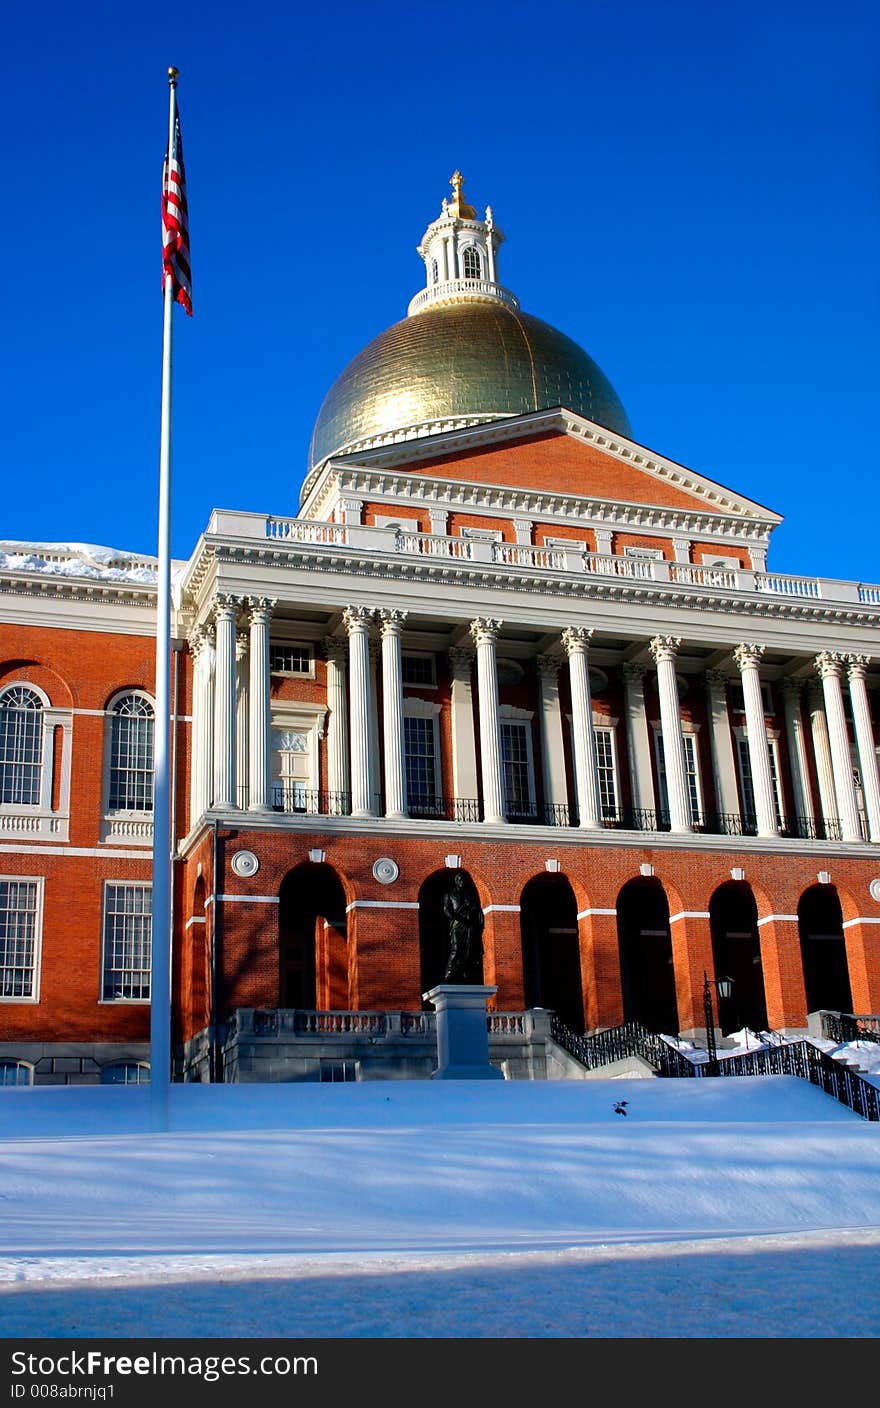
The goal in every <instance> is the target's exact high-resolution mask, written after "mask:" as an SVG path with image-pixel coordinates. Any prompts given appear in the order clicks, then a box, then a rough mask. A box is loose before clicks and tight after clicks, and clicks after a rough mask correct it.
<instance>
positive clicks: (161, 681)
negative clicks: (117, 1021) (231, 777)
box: [150, 68, 177, 1132]
mask: <svg viewBox="0 0 880 1408" xmlns="http://www.w3.org/2000/svg"><path fill="white" fill-rule="evenodd" d="M168 87H169V97H168V152H167V156H166V166H165V170H166V175H165V179H166V181H170V178H171V156H172V152H173V150H174V125H175V122H176V119H177V69H176V68H169V70H168ZM164 292H165V317H164V329H163V336H162V413H161V429H160V449H159V544H158V558H159V568H158V584H157V592H156V721H155V732H154V744H153V904H152V910H153V919H152V945H151V961H150V1128H151V1129H152V1130H153V1131H154V1132H160V1131H162V1130H167V1129H168V1127H169V1107H170V1103H171V1089H170V1086H171V793H170V787H169V773H170V769H169V755H170V748H169V740H170V713H171V694H170V680H169V669H170V657H171V331H172V327H173V320H172V312H173V310H174V280H173V278H172V276H171V274H169V273H166V275H165V290H164Z"/></svg>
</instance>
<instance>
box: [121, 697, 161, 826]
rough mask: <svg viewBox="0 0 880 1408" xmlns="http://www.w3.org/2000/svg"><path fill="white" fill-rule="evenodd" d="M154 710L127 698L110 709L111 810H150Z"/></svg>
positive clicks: (144, 702) (142, 701)
mask: <svg viewBox="0 0 880 1408" xmlns="http://www.w3.org/2000/svg"><path fill="white" fill-rule="evenodd" d="M153 726H154V715H153V706H152V704H151V703H150V701H149V700H148V699H144V697H143V695H141V694H126V695H124V696H123V697H122V699H119V700H117V702H116V703H115V704H114V706H113V718H112V723H111V735H110V810H111V811H114V812H116V811H120V812H151V811H152V810H153Z"/></svg>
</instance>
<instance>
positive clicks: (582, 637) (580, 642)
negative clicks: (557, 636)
mask: <svg viewBox="0 0 880 1408" xmlns="http://www.w3.org/2000/svg"><path fill="white" fill-rule="evenodd" d="M592 638H593V628H592V626H567V627H566V628H565V630H564V631H563V632H562V647H563V649H564V651H565V653H566V655H567V656H568V657H569V659H570V658H571V656H572V655H586V653H587V650H588V648H589V644H590V641H591V640H592Z"/></svg>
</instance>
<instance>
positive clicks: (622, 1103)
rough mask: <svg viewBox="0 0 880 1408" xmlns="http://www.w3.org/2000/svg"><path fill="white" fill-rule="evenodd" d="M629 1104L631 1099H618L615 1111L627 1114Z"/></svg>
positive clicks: (617, 1113) (619, 1113) (618, 1113)
mask: <svg viewBox="0 0 880 1408" xmlns="http://www.w3.org/2000/svg"><path fill="white" fill-rule="evenodd" d="M628 1104H629V1101H628V1100H618V1102H617V1104H616V1105H615V1106H614V1113H615V1114H616V1115H625V1114H626V1107H627V1105H628Z"/></svg>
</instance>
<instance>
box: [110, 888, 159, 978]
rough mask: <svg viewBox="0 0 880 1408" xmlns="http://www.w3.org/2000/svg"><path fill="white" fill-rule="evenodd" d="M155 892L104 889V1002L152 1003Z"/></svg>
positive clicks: (144, 889)
mask: <svg viewBox="0 0 880 1408" xmlns="http://www.w3.org/2000/svg"><path fill="white" fill-rule="evenodd" d="M151 933H152V888H151V886H150V885H145V884H117V883H115V882H112V881H108V882H107V884H106V886H105V889H104V961H103V974H102V980H101V999H102V1001H103V1002H148V1001H149V999H150V937H151Z"/></svg>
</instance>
